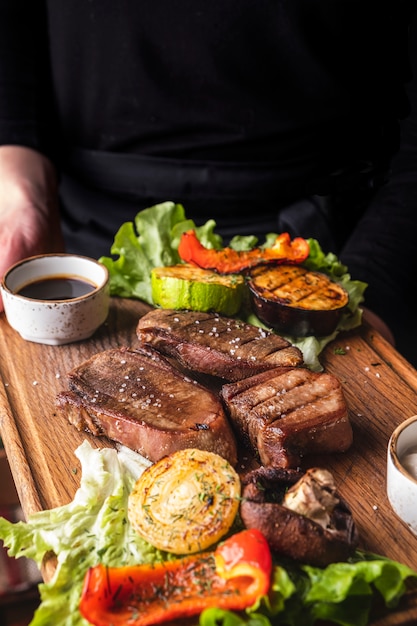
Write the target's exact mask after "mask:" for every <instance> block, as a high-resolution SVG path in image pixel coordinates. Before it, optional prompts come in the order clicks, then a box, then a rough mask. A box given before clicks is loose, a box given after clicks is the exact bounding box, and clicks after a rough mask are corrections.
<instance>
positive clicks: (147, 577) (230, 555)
mask: <svg viewBox="0 0 417 626" xmlns="http://www.w3.org/2000/svg"><path fill="white" fill-rule="evenodd" d="M217 563H218V564H219V565H218V566H219V570H218V571H217V570H216V564H217ZM271 570H272V559H271V553H270V550H269V546H268V543H267V541H266V539H265V538H264V536H263V535H262V534H261V533H259V532H258V531H253V530H248V531H246V530H245V531H242V532H241V533H238V534H236V535H233V536H232V537H230V538H229V539H227V540H226V541H225V543H224V544H222V545H221V546H220V547H218V548H217V550H216V551H215V552H205V553H202V554H200V555H195V556H190V557H186V558H184V559H176V560H174V561H167V562H165V563H157V564H156V565H136V566H126V567H106V566H104V565H97V566H96V567H92V568H90V569H89V570H88V572H87V574H86V577H85V580H84V587H83V592H82V596H81V601H80V612H81V615H82V616H83V617H84V618H85V619H86V620H87V621H89V622H90V623H91V624H94V625H95V626H108V625H109V624H112V626H122V625H123V626H125V625H126V624H129V625H130V626H150V625H151V624H161V623H163V622H166V621H170V620H174V619H178V618H185V617H189V616H191V615H197V614H199V613H201V612H202V611H203V610H204V609H206V608H209V607H218V608H222V609H230V610H242V609H245V608H247V607H249V606H251V605H252V604H254V602H255V601H256V600H257V598H259V597H260V596H262V595H265V594H267V593H268V589H269V585H270V577H271Z"/></svg>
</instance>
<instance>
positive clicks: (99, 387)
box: [57, 348, 237, 465]
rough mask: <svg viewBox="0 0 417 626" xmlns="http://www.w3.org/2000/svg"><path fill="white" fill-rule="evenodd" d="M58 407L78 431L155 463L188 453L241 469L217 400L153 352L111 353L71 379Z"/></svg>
mask: <svg viewBox="0 0 417 626" xmlns="http://www.w3.org/2000/svg"><path fill="white" fill-rule="evenodd" d="M69 387H70V391H66V392H65V391H64V392H62V393H60V394H59V396H58V398H57V403H58V406H59V407H60V408H61V409H62V411H63V412H64V414H65V416H66V417H67V419H68V420H69V422H70V423H72V424H73V425H74V426H75V427H76V428H77V429H78V430H85V431H89V432H91V433H93V434H94V435H98V436H100V435H105V436H106V437H108V438H109V439H112V440H114V441H118V442H120V443H122V444H124V445H126V446H128V447H129V448H131V449H133V450H136V451H138V452H140V453H141V454H143V455H144V456H145V457H147V458H148V459H150V460H151V461H154V462H155V461H157V460H159V459H160V458H162V457H163V456H165V455H167V454H170V453H171V452H175V451H176V450H180V449H184V448H200V449H202V450H209V451H212V452H217V454H219V455H220V456H223V457H224V458H225V459H227V460H228V461H229V462H230V463H232V464H233V465H236V463H237V451H236V441H235V437H234V434H233V432H232V429H231V426H230V424H229V422H228V419H227V417H226V415H225V413H224V409H223V407H222V404H221V401H220V400H219V398H218V397H217V396H216V395H214V394H213V393H212V392H210V391H209V390H208V389H206V388H205V387H203V386H201V385H200V384H198V383H197V382H196V381H194V380H192V379H191V378H189V377H187V376H185V375H184V374H183V373H181V372H180V371H179V370H177V369H176V368H175V367H174V366H173V365H171V364H170V363H169V362H168V361H167V360H166V359H164V357H162V356H161V355H159V354H158V353H157V352H155V351H153V350H152V349H150V348H140V349H138V350H131V349H128V348H120V349H110V350H106V351H104V352H101V353H98V354H96V355H95V356H93V357H92V358H90V359H89V360H87V361H85V362H84V363H82V364H81V365H80V366H78V367H76V368H75V369H73V370H72V371H71V372H70V374H69Z"/></svg>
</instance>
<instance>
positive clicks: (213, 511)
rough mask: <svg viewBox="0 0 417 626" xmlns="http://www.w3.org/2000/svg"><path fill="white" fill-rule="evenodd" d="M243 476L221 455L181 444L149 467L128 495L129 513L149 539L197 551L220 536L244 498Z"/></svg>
mask: <svg viewBox="0 0 417 626" xmlns="http://www.w3.org/2000/svg"><path fill="white" fill-rule="evenodd" d="M240 491H241V484H240V478H239V475H238V474H237V472H236V471H235V470H234V468H233V467H232V466H231V465H230V464H229V463H228V461H226V460H225V459H223V458H222V457H221V456H219V455H217V454H215V453H213V452H208V451H205V450H197V449H194V448H187V449H185V450H179V451H178V452H174V453H172V454H170V455H168V456H166V457H163V458H162V459H161V460H160V461H158V462H157V463H155V464H154V465H151V466H150V467H149V468H147V469H146V470H145V471H144V472H143V474H142V475H141V476H140V477H139V479H138V480H137V482H136V484H135V487H134V488H133V491H132V493H131V494H130V496H129V503H128V517H129V521H130V523H131V524H132V526H133V528H134V529H135V530H136V531H137V532H138V533H139V534H140V535H141V536H142V537H143V538H144V539H146V540H147V541H148V542H149V543H150V544H152V545H153V546H155V547H156V548H159V549H160V550H165V551H167V552H171V553H173V554H192V553H195V552H200V551H201V550H205V549H206V548H208V547H210V546H211V545H213V544H215V543H216V542H217V541H219V540H220V539H221V538H222V537H223V536H224V535H225V534H226V533H227V532H228V530H229V529H230V527H231V526H232V524H233V522H234V520H235V517H236V515H237V512H238V508H239V502H240Z"/></svg>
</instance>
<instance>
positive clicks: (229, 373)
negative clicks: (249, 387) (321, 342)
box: [137, 309, 303, 381]
mask: <svg viewBox="0 0 417 626" xmlns="http://www.w3.org/2000/svg"><path fill="white" fill-rule="evenodd" d="M137 335H138V338H139V340H140V342H141V343H142V344H143V345H149V346H152V347H154V348H155V349H156V350H158V351H159V352H161V353H162V354H165V355H166V356H170V357H174V358H175V359H177V361H178V362H179V363H180V364H181V365H182V366H183V367H185V368H187V369H189V370H192V371H194V372H200V373H204V374H210V375H212V376H217V377H220V378H222V379H224V380H226V381H236V380H241V379H242V378H246V377H248V376H252V375H253V374H257V373H258V372H263V371H266V370H269V369H271V368H273V367H279V366H286V367H288V366H291V367H295V366H298V365H301V364H302V363H303V356H302V353H301V351H300V350H299V349H298V348H296V347H295V346H292V345H291V344H290V343H289V342H288V341H287V340H286V339H284V338H283V337H280V336H279V335H276V334H275V333H269V332H267V331H265V330H263V329H261V328H257V327H256V326H252V325H251V324H245V323H244V322H242V321H239V320H235V319H232V318H228V317H224V316H221V315H217V314H215V313H201V312H197V311H185V312H184V311H172V310H169V309H154V310H152V311H150V312H149V313H147V314H146V315H144V316H143V317H142V318H141V319H140V320H139V323H138V326H137Z"/></svg>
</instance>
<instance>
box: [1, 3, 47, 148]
mask: <svg viewBox="0 0 417 626" xmlns="http://www.w3.org/2000/svg"><path fill="white" fill-rule="evenodd" d="M52 102H53V100H52V88H51V82H50V69H49V57H48V29H47V20H46V11H45V5H44V2H43V0H30V2H27V0H0V144H3V145H4V144H13V145H24V146H28V147H32V148H35V149H37V150H40V151H42V152H45V153H47V154H50V152H51V150H52V143H51V138H52V137H53V136H54V133H53V132H52V125H53V113H52V110H53V107H52Z"/></svg>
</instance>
